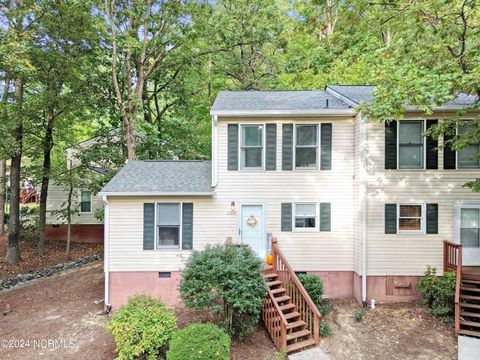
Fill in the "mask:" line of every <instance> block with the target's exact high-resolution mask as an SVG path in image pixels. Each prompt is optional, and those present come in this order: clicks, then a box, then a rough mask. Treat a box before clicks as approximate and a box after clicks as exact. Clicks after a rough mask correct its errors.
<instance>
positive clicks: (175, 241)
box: [156, 203, 182, 249]
mask: <svg viewBox="0 0 480 360" xmlns="http://www.w3.org/2000/svg"><path fill="white" fill-rule="evenodd" d="M181 223H182V221H181V204H180V203H158V204H157V223H156V226H157V248H174V249H177V248H180V236H181Z"/></svg>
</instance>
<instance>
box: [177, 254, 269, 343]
mask: <svg viewBox="0 0 480 360" xmlns="http://www.w3.org/2000/svg"><path fill="white" fill-rule="evenodd" d="M262 266H263V265H262V262H261V261H260V260H259V259H258V258H257V256H256V255H255V254H254V253H253V252H252V250H251V249H250V248H245V247H242V248H238V247H235V246H220V245H215V246H207V247H206V248H205V250H203V251H194V252H193V254H192V256H191V257H190V259H189V261H188V262H187V264H186V267H185V270H184V271H183V273H182V281H181V283H180V294H181V297H182V299H183V302H184V303H185V305H186V306H187V307H190V308H193V309H209V310H211V311H213V312H220V311H222V310H223V314H224V326H225V328H226V330H227V332H228V333H229V334H230V335H232V336H234V337H237V338H239V339H243V338H245V337H246V336H248V335H250V334H251V333H252V332H253V330H254V328H255V325H256V324H257V322H258V320H259V318H260V312H261V310H262V302H263V300H264V299H265V295H266V293H267V285H266V283H265V280H264V278H263V276H262V274H261V269H262Z"/></svg>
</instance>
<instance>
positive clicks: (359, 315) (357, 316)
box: [353, 310, 366, 322]
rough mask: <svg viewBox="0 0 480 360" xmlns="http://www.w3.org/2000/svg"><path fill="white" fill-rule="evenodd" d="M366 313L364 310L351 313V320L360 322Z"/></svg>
mask: <svg viewBox="0 0 480 360" xmlns="http://www.w3.org/2000/svg"><path fill="white" fill-rule="evenodd" d="M365 314H366V312H365V311H364V310H357V311H355V312H354V313H353V318H354V319H355V321H358V322H360V321H362V320H363V318H364V316H365Z"/></svg>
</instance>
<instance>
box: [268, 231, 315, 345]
mask: <svg viewBox="0 0 480 360" xmlns="http://www.w3.org/2000/svg"><path fill="white" fill-rule="evenodd" d="M272 257H273V271H275V272H276V273H277V274H278V280H280V281H281V282H282V286H283V287H284V288H285V289H287V295H288V296H290V298H291V301H292V303H293V304H295V305H296V307H297V311H298V312H299V313H300V319H301V320H303V321H305V323H306V326H305V327H306V328H307V329H308V330H310V331H311V333H312V336H313V338H314V340H315V341H316V342H317V344H318V343H319V342H320V317H321V315H320V312H319V311H318V309H317V307H316V306H315V304H314V302H313V301H312V299H311V298H310V296H309V295H308V293H307V291H306V290H305V288H304V287H303V285H302V283H301V282H300V280H299V279H298V277H297V275H296V274H295V272H294V271H293V269H292V268H291V266H290V264H289V263H288V262H287V260H286V259H285V257H284V256H283V254H282V252H281V251H280V249H279V247H278V243H277V239H276V238H273V240H272Z"/></svg>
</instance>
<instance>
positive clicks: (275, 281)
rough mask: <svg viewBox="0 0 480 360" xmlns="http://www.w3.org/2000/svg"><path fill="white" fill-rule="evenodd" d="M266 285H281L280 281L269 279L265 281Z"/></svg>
mask: <svg viewBox="0 0 480 360" xmlns="http://www.w3.org/2000/svg"><path fill="white" fill-rule="evenodd" d="M267 285H268V287H270V288H271V287H272V286H277V285H282V282H281V281H280V280H274V281H270V282H268V283H267Z"/></svg>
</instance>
